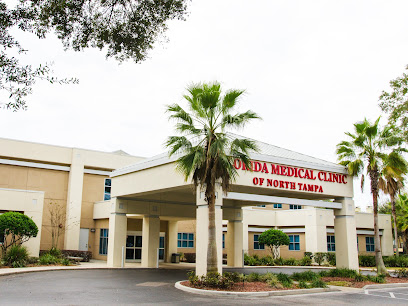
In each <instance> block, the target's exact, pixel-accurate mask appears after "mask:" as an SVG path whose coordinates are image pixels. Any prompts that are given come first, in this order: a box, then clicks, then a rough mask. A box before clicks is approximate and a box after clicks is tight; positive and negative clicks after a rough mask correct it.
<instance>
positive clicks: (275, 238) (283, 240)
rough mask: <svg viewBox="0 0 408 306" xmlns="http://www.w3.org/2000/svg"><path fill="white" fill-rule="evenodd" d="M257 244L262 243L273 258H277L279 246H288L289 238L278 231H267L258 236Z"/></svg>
mask: <svg viewBox="0 0 408 306" xmlns="http://www.w3.org/2000/svg"><path fill="white" fill-rule="evenodd" d="M259 243H263V244H265V245H266V246H268V247H269V248H270V250H271V253H272V254H273V258H278V256H279V247H280V246H281V245H289V243H290V241H289V236H288V235H286V234H285V233H284V232H283V231H281V230H278V229H273V228H272V229H269V230H267V231H264V232H263V233H262V234H261V235H260V236H259Z"/></svg>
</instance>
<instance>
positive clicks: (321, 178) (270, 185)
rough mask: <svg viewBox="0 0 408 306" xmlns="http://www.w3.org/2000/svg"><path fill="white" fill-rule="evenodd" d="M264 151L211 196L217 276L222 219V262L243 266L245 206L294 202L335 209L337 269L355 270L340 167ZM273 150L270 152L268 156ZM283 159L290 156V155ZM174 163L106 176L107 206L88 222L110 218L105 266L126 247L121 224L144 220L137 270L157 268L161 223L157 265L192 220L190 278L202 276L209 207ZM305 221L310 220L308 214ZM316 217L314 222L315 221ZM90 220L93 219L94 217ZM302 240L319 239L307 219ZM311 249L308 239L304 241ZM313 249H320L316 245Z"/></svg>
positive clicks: (347, 189)
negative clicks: (108, 188) (179, 229)
mask: <svg viewBox="0 0 408 306" xmlns="http://www.w3.org/2000/svg"><path fill="white" fill-rule="evenodd" d="M275 148H276V147H273V146H269V147H268V148H263V149H264V150H263V151H264V152H263V154H256V155H253V156H251V157H252V160H253V162H252V169H253V171H249V170H248V169H245V167H243V165H242V163H240V161H236V163H235V167H236V169H237V171H238V174H239V176H238V178H237V180H236V181H235V182H234V183H233V184H232V186H231V190H230V191H229V192H228V193H227V194H224V193H223V192H222V190H221V189H218V190H217V192H216V195H217V197H216V216H215V219H216V241H217V256H218V261H217V262H218V271H219V272H222V221H223V220H228V225H227V228H228V230H227V244H228V246H227V263H228V266H230V267H242V266H243V248H244V245H245V240H246V239H247V237H246V238H245V235H247V231H248V229H247V228H245V225H244V223H243V215H244V214H243V211H242V208H243V207H245V206H254V205H258V204H261V203H262V204H276V203H282V204H296V205H303V206H313V207H322V208H329V209H333V210H334V212H335V213H334V214H335V223H334V231H335V233H336V244H337V245H338V246H337V248H336V249H337V251H338V253H337V254H338V255H337V258H338V260H337V266H338V267H344V268H350V269H358V254H357V249H356V243H357V241H356V226H355V220H354V211H355V207H354V202H353V200H352V197H353V185H352V178H351V177H349V176H348V175H347V173H346V170H345V169H344V167H342V166H339V165H337V164H334V163H329V162H326V161H322V160H319V159H315V158H312V157H309V156H305V155H302V154H298V153H294V152H291V151H286V150H284V149H280V148H279V150H276V149H275ZM271 149H275V152H270V151H271ZM288 152H289V153H290V154H289V153H288ZM175 166H176V165H175V158H168V157H167V155H166V154H163V155H160V156H157V157H154V158H152V159H149V160H145V161H142V162H139V163H136V164H134V165H131V166H128V167H126V168H122V169H118V170H116V171H114V172H113V173H112V175H111V177H112V200H111V201H110V202H102V203H97V204H95V206H94V218H95V216H98V215H100V216H102V215H106V214H109V233H110V234H109V247H108V265H109V266H112V267H118V266H120V265H121V264H122V248H123V247H124V246H126V235H127V227H126V224H127V219H128V218H137V219H141V220H143V221H142V223H143V226H142V237H143V239H142V251H141V265H142V266H143V267H156V265H157V262H158V256H159V251H158V250H159V249H160V246H159V243H160V242H159V241H160V240H159V239H160V232H161V229H160V226H161V225H160V224H161V221H166V222H167V227H166V240H165V241H166V251H165V255H164V257H163V259H164V261H167V262H168V261H170V258H171V254H172V253H175V252H177V221H180V220H194V219H195V220H196V273H197V274H198V275H202V274H205V273H206V264H207V247H208V205H207V203H206V202H205V200H204V194H203V192H202V191H201V189H200V188H198V189H197V190H196V189H195V187H194V185H193V184H192V182H191V180H187V181H185V180H184V178H183V176H182V175H180V174H179V173H178V172H177V171H176V169H175ZM310 218H311V220H312V219H313V215H311V216H310ZM314 218H315V219H316V218H317V216H315V217H314ZM96 219H97V218H96ZM305 224H306V225H305V227H306V233H307V235H309V237H310V236H313V235H315V236H316V237H318V236H319V235H326V232H325V231H324V232H322V231H321V229H320V228H319V222H316V220H314V221H313V222H312V221H311V222H310V225H308V223H307V222H306V223H305ZM309 240H310V241H312V242H311V243H313V237H311V238H310V239H309ZM315 241H316V242H315V245H314V246H312V248H313V249H315V250H316V251H320V249H321V248H322V247H321V246H320V245H319V243H320V242H318V241H322V239H315Z"/></svg>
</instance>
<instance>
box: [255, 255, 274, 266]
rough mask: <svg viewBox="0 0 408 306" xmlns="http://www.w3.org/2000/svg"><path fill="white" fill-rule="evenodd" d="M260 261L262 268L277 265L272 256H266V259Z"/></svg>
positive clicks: (262, 258)
mask: <svg viewBox="0 0 408 306" xmlns="http://www.w3.org/2000/svg"><path fill="white" fill-rule="evenodd" d="M259 261H260V264H261V265H262V266H274V265H275V261H274V260H273V257H272V256H264V257H261V258H260V259H259Z"/></svg>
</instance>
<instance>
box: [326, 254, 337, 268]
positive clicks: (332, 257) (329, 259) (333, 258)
mask: <svg viewBox="0 0 408 306" xmlns="http://www.w3.org/2000/svg"><path fill="white" fill-rule="evenodd" d="M326 260H327V262H328V263H329V265H331V266H335V265H336V253H334V252H327V253H326Z"/></svg>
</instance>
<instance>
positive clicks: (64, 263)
mask: <svg viewBox="0 0 408 306" xmlns="http://www.w3.org/2000/svg"><path fill="white" fill-rule="evenodd" d="M60 263H61V265H63V266H70V265H71V261H70V260H69V259H68V258H62V259H61V260H60Z"/></svg>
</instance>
